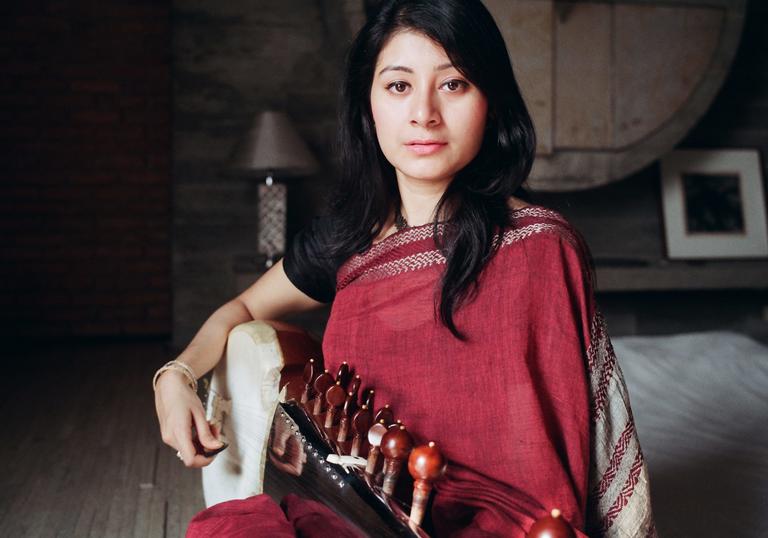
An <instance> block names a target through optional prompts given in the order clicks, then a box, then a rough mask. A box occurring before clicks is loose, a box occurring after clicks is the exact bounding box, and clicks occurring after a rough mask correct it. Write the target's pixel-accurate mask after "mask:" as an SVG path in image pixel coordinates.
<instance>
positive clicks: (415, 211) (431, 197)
mask: <svg viewBox="0 0 768 538" xmlns="http://www.w3.org/2000/svg"><path fill="white" fill-rule="evenodd" d="M451 179H452V178H449V179H447V180H445V181H439V182H437V181H430V182H422V181H414V180H409V179H406V178H401V177H398V178H397V187H398V189H399V190H400V200H401V202H402V209H401V212H402V214H403V217H404V218H405V220H406V221H407V222H408V225H409V226H421V225H422V224H427V223H429V222H432V221H433V220H434V219H435V208H436V207H437V203H438V202H439V201H440V198H441V197H442V196H443V193H444V192H445V189H447V188H448V185H450V183H451Z"/></svg>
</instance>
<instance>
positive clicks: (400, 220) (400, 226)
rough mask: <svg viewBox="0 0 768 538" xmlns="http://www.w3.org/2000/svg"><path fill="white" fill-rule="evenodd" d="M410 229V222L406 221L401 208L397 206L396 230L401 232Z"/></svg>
mask: <svg viewBox="0 0 768 538" xmlns="http://www.w3.org/2000/svg"><path fill="white" fill-rule="evenodd" d="M410 227H411V226H410V225H409V224H408V221H407V220H405V217H404V216H403V214H402V212H401V211H400V206H397V209H395V229H396V230H397V231H398V232H400V231H402V230H405V229H406V228H410Z"/></svg>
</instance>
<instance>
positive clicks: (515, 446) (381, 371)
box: [323, 206, 655, 537]
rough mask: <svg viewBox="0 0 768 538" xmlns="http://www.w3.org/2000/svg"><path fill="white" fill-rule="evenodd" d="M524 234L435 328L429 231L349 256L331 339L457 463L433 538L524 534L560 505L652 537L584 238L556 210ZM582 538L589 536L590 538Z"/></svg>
mask: <svg viewBox="0 0 768 538" xmlns="http://www.w3.org/2000/svg"><path fill="white" fill-rule="evenodd" d="M513 221H514V227H513V229H512V230H509V231H507V232H506V233H505V234H504V235H503V236H502V237H500V241H501V246H500V248H499V251H498V252H497V254H496V255H495V256H494V257H493V259H492V260H491V262H490V263H489V264H488V266H487V267H486V268H485V269H484V271H483V273H482V274H481V277H480V279H479V281H478V288H477V291H478V292H477V295H476V296H475V297H474V299H473V300H472V301H471V302H469V303H467V304H465V305H464V306H463V307H462V308H461V309H459V311H458V312H457V314H456V316H455V321H456V324H457V327H458V328H459V329H460V330H461V331H462V332H464V334H466V335H467V336H468V338H469V339H468V341H466V342H461V341H459V340H457V339H456V338H454V337H453V336H452V335H451V334H450V332H449V331H448V330H447V329H446V328H445V327H444V326H442V325H441V324H440V323H439V322H438V321H436V320H435V314H434V301H435V293H436V292H438V285H439V279H440V275H441V271H442V269H443V267H444V264H445V258H444V257H443V256H442V255H441V254H440V252H439V251H438V250H437V249H436V248H435V244H434V239H433V237H432V232H433V230H432V226H431V225H425V226H420V227H414V228H409V229H406V230H403V231H401V232H398V233H396V234H394V235H391V236H389V237H387V238H385V239H384V240H383V241H381V242H380V243H377V244H375V245H374V246H373V247H372V248H370V249H369V250H368V251H366V252H365V253H363V254H360V255H356V256H354V257H352V258H350V259H349V260H348V261H347V262H346V263H345V264H344V265H343V266H342V267H341V269H340V270H339V272H338V275H337V294H336V298H335V300H334V303H333V307H332V311H331V316H330V319H329V321H328V326H327V329H326V332H325V336H324V341H323V352H324V356H325V360H326V367H327V368H328V369H330V370H331V371H335V369H336V368H337V367H338V365H339V363H340V362H341V361H343V360H346V361H348V362H349V363H350V364H352V365H354V366H355V368H356V372H357V373H359V374H360V375H361V377H362V379H363V381H364V386H365V384H366V383H367V384H368V385H369V386H373V387H375V389H376V407H379V406H381V405H383V404H385V403H390V404H392V406H393V408H394V409H395V412H396V415H397V417H398V418H400V419H402V420H403V422H404V423H405V424H406V425H407V426H408V429H409V431H411V432H413V433H414V434H416V440H417V442H425V441H428V440H435V441H437V442H438V443H439V444H440V446H441V447H442V448H443V450H444V452H445V454H446V456H447V457H448V459H449V462H450V463H449V467H448V473H447V475H446V477H445V479H444V480H443V481H441V482H440V483H439V484H438V485H437V486H436V496H435V500H434V504H433V508H432V519H433V522H434V525H435V533H436V534H437V536H449V535H452V536H524V535H525V533H526V532H527V530H528V529H529V528H530V526H531V524H532V523H533V522H534V521H535V520H536V519H537V518H539V517H541V516H543V515H545V514H546V513H547V512H548V511H549V510H550V509H551V508H554V507H557V508H559V509H560V510H561V511H562V512H563V515H564V516H565V517H566V518H567V519H568V520H569V521H570V522H571V524H572V525H573V526H574V527H575V528H577V529H579V530H580V532H581V533H584V532H586V533H588V534H589V535H590V536H633V537H634V536H652V535H655V531H654V528H653V521H652V515H651V510H650V499H649V492H648V483H647V472H646V468H645V464H644V461H643V458H642V452H641V451H640V446H639V444H638V441H637V436H636V434H635V431H634V425H633V424H634V423H633V420H632V416H631V411H630V407H629V400H628V398H627V394H626V388H625V386H624V383H623V379H622V376H621V371H620V370H619V367H618V364H617V363H616V359H615V355H614V354H613V349H612V347H611V344H610V340H609V338H608V335H607V333H606V329H605V324H604V321H603V318H602V317H601V315H600V313H599V311H598V308H597V305H596V304H595V300H594V292H593V286H592V275H591V273H590V270H589V267H588V263H587V260H586V257H585V253H586V246H585V245H584V243H583V240H582V239H581V237H580V235H579V234H578V233H577V232H576V231H575V230H573V229H572V227H571V226H570V225H569V224H568V223H567V222H566V221H565V219H563V217H562V216H561V215H560V214H558V213H556V212H554V211H551V210H547V209H545V208H542V207H539V206H531V207H528V208H525V209H521V210H516V211H514V212H513ZM580 535H581V536H584V535H585V534H580Z"/></svg>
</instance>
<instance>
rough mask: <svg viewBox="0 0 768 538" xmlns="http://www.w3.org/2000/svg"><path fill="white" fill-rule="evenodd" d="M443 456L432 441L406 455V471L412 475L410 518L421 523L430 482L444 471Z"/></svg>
mask: <svg viewBox="0 0 768 538" xmlns="http://www.w3.org/2000/svg"><path fill="white" fill-rule="evenodd" d="M445 465H446V464H445V457H444V456H443V453H442V452H441V451H440V449H439V448H437V445H436V444H435V442H434V441H430V442H429V443H428V444H426V445H419V446H417V447H416V448H414V449H413V450H412V451H411V455H410V456H409V457H408V472H409V473H411V476H412V477H413V503H412V504H411V515H410V518H409V519H410V520H411V521H412V522H413V523H415V524H416V525H421V522H422V520H423V519H424V511H425V509H426V507H427V502H428V501H429V493H430V492H431V491H432V484H433V483H434V481H435V480H437V479H438V478H440V477H441V476H443V473H445Z"/></svg>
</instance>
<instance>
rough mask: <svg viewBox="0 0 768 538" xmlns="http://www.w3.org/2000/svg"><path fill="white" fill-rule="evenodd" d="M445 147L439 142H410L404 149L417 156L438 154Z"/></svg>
mask: <svg viewBox="0 0 768 538" xmlns="http://www.w3.org/2000/svg"><path fill="white" fill-rule="evenodd" d="M446 145H447V142H443V141H441V140H411V141H410V142H408V143H407V144H406V147H407V148H408V149H409V150H411V151H412V152H414V153H416V154H418V155H430V154H432V153H435V152H438V151H440V150H441V149H443V148H444V147H445V146H446Z"/></svg>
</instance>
